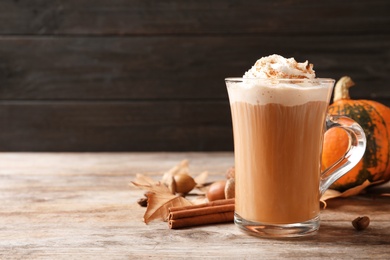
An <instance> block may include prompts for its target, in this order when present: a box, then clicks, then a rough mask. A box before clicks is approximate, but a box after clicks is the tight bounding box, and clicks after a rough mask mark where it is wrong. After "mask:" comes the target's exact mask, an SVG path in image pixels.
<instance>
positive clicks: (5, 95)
mask: <svg viewBox="0 0 390 260" xmlns="http://www.w3.org/2000/svg"><path fill="white" fill-rule="evenodd" d="M334 43H337V44H334ZM389 49H390V34H388V35H383V36H369V35H368V36H364V37H362V36H302V37H288V36H278V37H270V36H240V37H231V36H204V37H172V36H164V37H124V38H123V37H109V38H105V37H104V38H88V37H76V38H58V37H54V38H52V37H50V38H48V37H0V57H1V60H0V81H1V85H0V100H6V99H8V100H102V101H104V100H127V99H137V100H143V99H199V100H209V99H218V100H222V99H223V100H227V94H226V88H225V83H224V78H226V77H237V76H238V77H240V76H242V75H243V73H244V72H245V71H246V70H247V69H249V68H250V67H251V66H252V65H253V64H254V62H255V61H256V59H257V58H258V57H262V56H267V55H269V54H272V53H280V54H282V55H285V56H286V57H291V56H294V57H295V58H296V59H297V60H299V61H305V60H306V59H308V60H310V62H312V63H313V64H315V67H314V68H315V70H316V72H317V76H318V77H330V78H335V79H338V78H340V77H342V76H344V75H349V76H351V77H352V78H353V80H354V81H355V82H356V83H357V86H356V87H355V88H353V89H351V95H352V96H353V97H356V98H364V97H366V98H373V99H376V98H384V99H390V91H389V90H388V88H386V87H385V86H386V85H387V83H388V82H390V78H389V77H390V76H389V75H390V74H389V73H388V72H389V62H388V61H389V60H390V56H389V55H390V54H389V52H387V50H389ZM389 105H390V103H389Z"/></svg>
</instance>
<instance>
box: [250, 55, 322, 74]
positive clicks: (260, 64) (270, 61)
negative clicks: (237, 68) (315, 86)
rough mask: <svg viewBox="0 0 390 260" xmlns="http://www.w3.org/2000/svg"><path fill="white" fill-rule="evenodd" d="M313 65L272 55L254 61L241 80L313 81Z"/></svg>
mask: <svg viewBox="0 0 390 260" xmlns="http://www.w3.org/2000/svg"><path fill="white" fill-rule="evenodd" d="M315 77H316V74H315V72H314V70H313V64H311V63H309V62H308V61H305V62H302V63H299V62H297V61H296V60H295V59H294V58H289V59H286V58H284V57H282V56H280V55H277V54H274V55H270V56H267V57H263V58H261V59H259V60H257V61H256V63H255V65H253V66H252V68H251V69H250V70H248V71H247V72H245V74H244V76H243V78H258V79H314V78H315Z"/></svg>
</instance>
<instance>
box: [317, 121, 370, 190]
mask: <svg viewBox="0 0 390 260" xmlns="http://www.w3.org/2000/svg"><path fill="white" fill-rule="evenodd" d="M334 127H338V128H341V129H343V130H344V131H345V132H346V133H347V134H348V137H349V146H348V149H347V151H346V152H345V154H344V155H343V156H342V157H341V158H340V159H339V160H338V161H336V162H335V163H334V164H333V165H331V166H330V167H329V168H327V169H325V170H324V171H323V172H322V173H321V181H320V195H322V194H324V192H325V191H326V190H327V189H328V188H329V186H330V185H332V183H333V182H335V181H337V180H338V179H339V178H340V177H342V176H343V175H344V174H346V173H347V172H348V171H349V170H351V169H352V168H353V167H354V166H355V165H356V164H357V163H358V162H359V161H360V159H361V158H362V157H363V155H364V152H365V150H366V135H365V134H364V130H363V129H362V128H361V126H360V125H359V124H358V123H356V122H355V121H354V120H352V119H351V118H349V117H345V116H337V115H327V117H326V131H327V130H329V129H331V128H334Z"/></svg>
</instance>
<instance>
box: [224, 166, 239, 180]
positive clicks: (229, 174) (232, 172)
mask: <svg viewBox="0 0 390 260" xmlns="http://www.w3.org/2000/svg"><path fill="white" fill-rule="evenodd" d="M235 174H236V171H235V168H234V166H232V167H230V168H229V169H228V170H227V171H226V174H225V176H226V179H231V178H234V177H235Z"/></svg>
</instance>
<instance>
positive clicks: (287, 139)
mask: <svg viewBox="0 0 390 260" xmlns="http://www.w3.org/2000/svg"><path fill="white" fill-rule="evenodd" d="M225 82H226V86H227V90H228V95H229V101H230V108H231V115H232V123H233V136H234V160H235V182H236V191H235V194H236V198H235V214H234V222H235V224H236V225H238V227H239V228H240V229H242V230H244V231H246V232H248V233H250V234H252V235H258V236H266V237H295V236H304V235H309V234H313V233H315V232H316V231H317V230H318V229H319V226H320V219H319V213H320V202H319V200H320V197H321V195H322V194H323V193H324V192H325V190H326V189H328V188H329V186H330V185H331V184H332V183H333V182H335V181H336V180H337V179H338V178H340V177H341V176H343V175H344V174H345V173H347V172H348V171H349V170H350V169H352V168H353V167H354V166H355V165H356V164H357V163H358V162H359V160H360V159H361V157H362V156H363V154H364V151H365V147H366V137H365V135H364V131H363V129H362V128H361V127H360V126H359V125H358V124H357V123H356V122H355V121H353V120H352V119H350V118H347V117H342V116H330V115H327V108H328V105H329V101H330V97H331V94H332V90H333V86H334V82H335V81H334V80H333V79H321V78H318V79H247V78H226V79H225ZM332 127H340V128H342V129H344V130H345V131H346V132H347V133H348V136H349V143H350V146H349V149H348V151H347V152H346V154H345V155H344V156H343V157H342V158H340V160H339V161H338V162H336V163H335V165H333V166H332V167H330V168H328V169H326V170H325V171H324V172H321V153H322V143H323V136H324V132H325V131H326V130H328V129H330V128H332Z"/></svg>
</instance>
